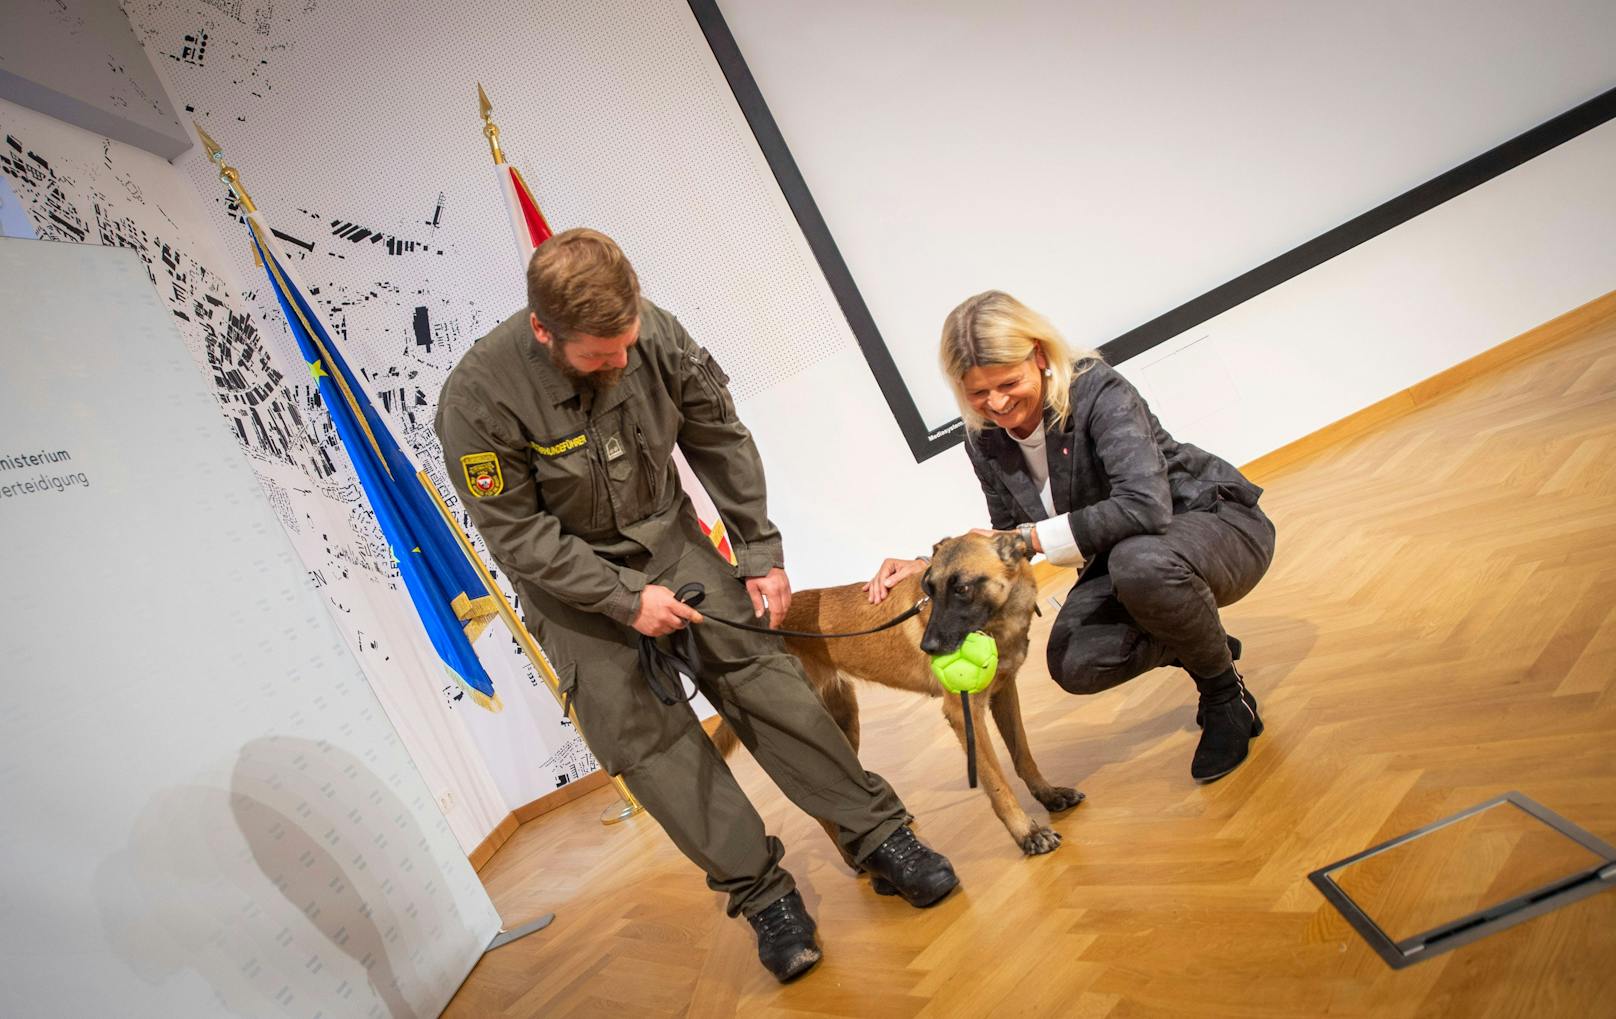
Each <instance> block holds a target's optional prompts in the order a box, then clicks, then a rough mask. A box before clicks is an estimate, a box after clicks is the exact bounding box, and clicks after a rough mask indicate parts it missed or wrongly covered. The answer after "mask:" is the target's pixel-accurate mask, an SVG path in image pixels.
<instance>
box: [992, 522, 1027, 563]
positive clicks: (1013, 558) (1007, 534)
mask: <svg viewBox="0 0 1616 1019" xmlns="http://www.w3.org/2000/svg"><path fill="white" fill-rule="evenodd" d="M993 546H994V548H996V549H998V551H999V558H1000V559H1003V560H1004V562H1005V565H1006V566H1017V565H1020V564H1021V563H1024V562H1026V561H1028V560H1029V559H1031V558H1032V557H1033V556H1035V555H1037V553H1036V552H1034V551H1033V547H1032V542H1030V541H1028V540H1027V539H1026V538H1023V537H1022V536H1021V532H1020V531H1000V532H999V533H997V534H995V535H994V536H993Z"/></svg>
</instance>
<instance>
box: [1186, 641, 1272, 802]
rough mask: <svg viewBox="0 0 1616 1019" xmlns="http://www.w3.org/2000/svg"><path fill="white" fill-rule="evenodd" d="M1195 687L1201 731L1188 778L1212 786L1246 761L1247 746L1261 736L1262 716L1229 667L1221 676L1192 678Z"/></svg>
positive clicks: (1255, 699) (1197, 717) (1254, 699)
mask: <svg viewBox="0 0 1616 1019" xmlns="http://www.w3.org/2000/svg"><path fill="white" fill-rule="evenodd" d="M1195 685H1196V686H1197V687H1199V688H1200V690H1201V707H1200V710H1199V711H1197V712H1196V716H1195V717H1196V720H1197V721H1199V722H1200V723H1201V729H1202V731H1201V742H1200V744H1199V745H1198V746H1197V747H1196V748H1195V759H1194V760H1192V761H1191V762H1190V777H1191V778H1193V779H1195V781H1197V782H1215V781H1217V780H1218V779H1220V778H1222V777H1223V776H1225V775H1227V774H1228V773H1229V772H1231V771H1233V770H1234V769H1235V768H1237V767H1239V766H1240V762H1241V761H1244V760H1245V759H1246V754H1247V752H1248V750H1249V747H1248V744H1249V743H1250V742H1251V740H1253V739H1255V738H1256V737H1258V736H1261V735H1262V731H1263V723H1262V716H1261V715H1258V714H1257V698H1256V697H1254V696H1252V693H1251V691H1250V690H1247V689H1246V684H1245V681H1244V680H1242V679H1241V678H1240V673H1239V672H1237V671H1236V670H1235V668H1234V666H1232V665H1231V666H1229V671H1227V672H1225V673H1223V674H1222V675H1221V676H1214V677H1212V678H1211V679H1202V678H1200V677H1196V678H1195Z"/></svg>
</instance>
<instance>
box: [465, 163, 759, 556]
mask: <svg viewBox="0 0 1616 1019" xmlns="http://www.w3.org/2000/svg"><path fill="white" fill-rule="evenodd" d="M494 170H495V171H496V172H497V173H498V174H499V186H500V190H501V191H503V192H504V194H505V208H506V210H507V211H508V212H509V213H510V216H511V234H512V236H513V237H514V238H515V239H516V254H517V256H518V258H520V259H521V263H520V264H521V266H522V271H523V272H524V273H525V272H526V271H527V265H528V262H530V261H531V260H532V258H533V252H534V251H535V250H536V249H537V248H538V246H539V245H541V244H543V243H544V242H545V241H547V240H549V239H550V237H551V235H552V234H553V233H554V231H552V230H551V229H550V224H549V222H548V221H547V220H546V219H545V218H544V213H543V212H541V211H539V203H538V202H537V201H536V200H534V198H533V192H532V191H529V190H528V186H527V182H526V181H524V180H523V179H522V174H521V171H519V170H517V169H516V167H514V166H512V165H511V164H509V163H505V162H500V163H495V164H494ZM673 463H674V466H675V467H677V468H678V470H679V480H680V482H681V483H682V484H683V485H684V489H685V494H686V495H688V496H690V502H691V505H693V506H694V507H695V508H696V519H697V520H699V521H700V522H701V530H702V533H703V534H705V535H707V539H708V540H709V541H711V542H712V543H713V548H715V549H717V550H718V554H719V555H721V556H723V557H724V558H725V559H727V560H728V561H729V563H730V564H731V565H734V563H735V550H734V549H732V548H730V544H729V534H728V532H726V531H725V530H724V521H723V520H722V519H720V518H719V516H718V507H717V506H715V505H713V500H712V497H711V496H709V495H708V494H707V490H706V489H705V488H703V487H701V482H700V481H698V480H697V479H696V474H695V472H694V471H692V470H691V469H690V464H689V463H688V462H686V460H685V455H684V454H683V453H681V452H679V449H678V448H677V447H675V448H674V451H673Z"/></svg>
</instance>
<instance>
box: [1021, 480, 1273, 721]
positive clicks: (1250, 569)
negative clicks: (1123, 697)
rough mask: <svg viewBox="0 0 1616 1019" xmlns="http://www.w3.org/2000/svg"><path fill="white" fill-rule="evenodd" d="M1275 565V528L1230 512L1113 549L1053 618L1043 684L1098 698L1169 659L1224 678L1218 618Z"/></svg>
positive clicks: (1235, 508)
mask: <svg viewBox="0 0 1616 1019" xmlns="http://www.w3.org/2000/svg"><path fill="white" fill-rule="evenodd" d="M1273 558H1274V525H1273V524H1272V523H1271V522H1270V521H1269V519H1268V517H1267V516H1266V515H1265V514H1264V513H1263V511H1262V510H1260V509H1258V508H1256V507H1255V506H1252V507H1247V506H1242V505H1240V504H1238V503H1232V502H1220V503H1218V504H1217V506H1216V507H1215V508H1214V509H1213V510H1212V511H1210V512H1204V513H1201V512H1197V513H1183V514H1179V515H1176V516H1174V517H1173V519H1172V522H1171V523H1169V524H1168V525H1167V530H1166V532H1165V533H1163V534H1140V535H1135V536H1134V537H1132V538H1125V539H1123V540H1122V541H1119V542H1117V544H1116V545H1114V546H1113V547H1112V549H1111V552H1110V555H1109V556H1108V557H1107V559H1106V562H1105V564H1104V568H1096V569H1094V570H1092V571H1091V572H1090V573H1085V574H1084V576H1083V578H1082V579H1081V580H1079V581H1078V582H1077V585H1076V586H1074V587H1073V588H1072V591H1071V593H1070V594H1069V595H1067V598H1066V604H1064V605H1063V606H1061V610H1060V614H1059V615H1058V616H1056V617H1055V625H1054V627H1053V629H1052V630H1051V631H1050V636H1049V674H1050V676H1051V677H1053V678H1054V680H1055V682H1057V683H1059V684H1060V685H1061V686H1062V687H1064V688H1065V689H1066V690H1067V691H1069V692H1071V693H1099V692H1100V691H1101V690H1109V689H1110V688H1111V687H1113V686H1116V685H1117V684H1118V683H1122V682H1125V681H1127V680H1130V679H1132V678H1134V677H1135V676H1137V675H1139V674H1141V673H1144V672H1149V671H1150V670H1151V669H1155V668H1158V667H1160V666H1163V665H1167V664H1168V663H1170V662H1172V661H1173V660H1174V659H1177V660H1178V661H1179V662H1180V663H1181V664H1182V665H1183V666H1184V668H1185V669H1187V670H1188V671H1189V672H1190V674H1191V675H1193V676H1201V677H1216V676H1219V675H1221V674H1223V673H1224V672H1226V671H1228V669H1229V666H1230V665H1231V664H1232V662H1231V661H1230V656H1229V646H1228V642H1227V635H1226V634H1225V633H1224V630H1223V622H1222V620H1220V619H1219V618H1218V609H1219V608H1220V607H1222V606H1224V605H1231V604H1233V603H1234V602H1237V601H1239V600H1240V599H1241V598H1243V597H1245V595H1246V594H1247V593H1248V592H1250V590H1251V589H1252V588H1253V587H1256V586H1257V581H1259V580H1261V579H1262V576H1263V574H1264V573H1266V572H1267V571H1268V564H1269V563H1270V562H1272V561H1273Z"/></svg>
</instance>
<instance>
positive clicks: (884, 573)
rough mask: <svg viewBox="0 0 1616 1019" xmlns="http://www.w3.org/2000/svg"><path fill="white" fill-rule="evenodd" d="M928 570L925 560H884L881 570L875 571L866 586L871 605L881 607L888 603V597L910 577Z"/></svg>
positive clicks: (865, 590) (865, 591) (865, 589)
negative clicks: (884, 602) (885, 602)
mask: <svg viewBox="0 0 1616 1019" xmlns="http://www.w3.org/2000/svg"><path fill="white" fill-rule="evenodd" d="M925 568H926V560H924V559H883V560H882V561H881V568H880V569H879V570H876V571H875V576H873V577H871V578H870V579H869V581H868V582H867V583H866V584H865V585H864V593H865V594H867V595H869V596H870V604H871V605H879V604H881V603H882V602H883V601H886V597H887V595H888V594H889V593H891V591H892V589H893V588H894V587H897V586H898V584H899V583H900V582H901V581H902V580H903V579H904V578H905V577H908V576H912V575H914V574H916V573H919V572H920V571H922V570H924V569H925Z"/></svg>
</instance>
